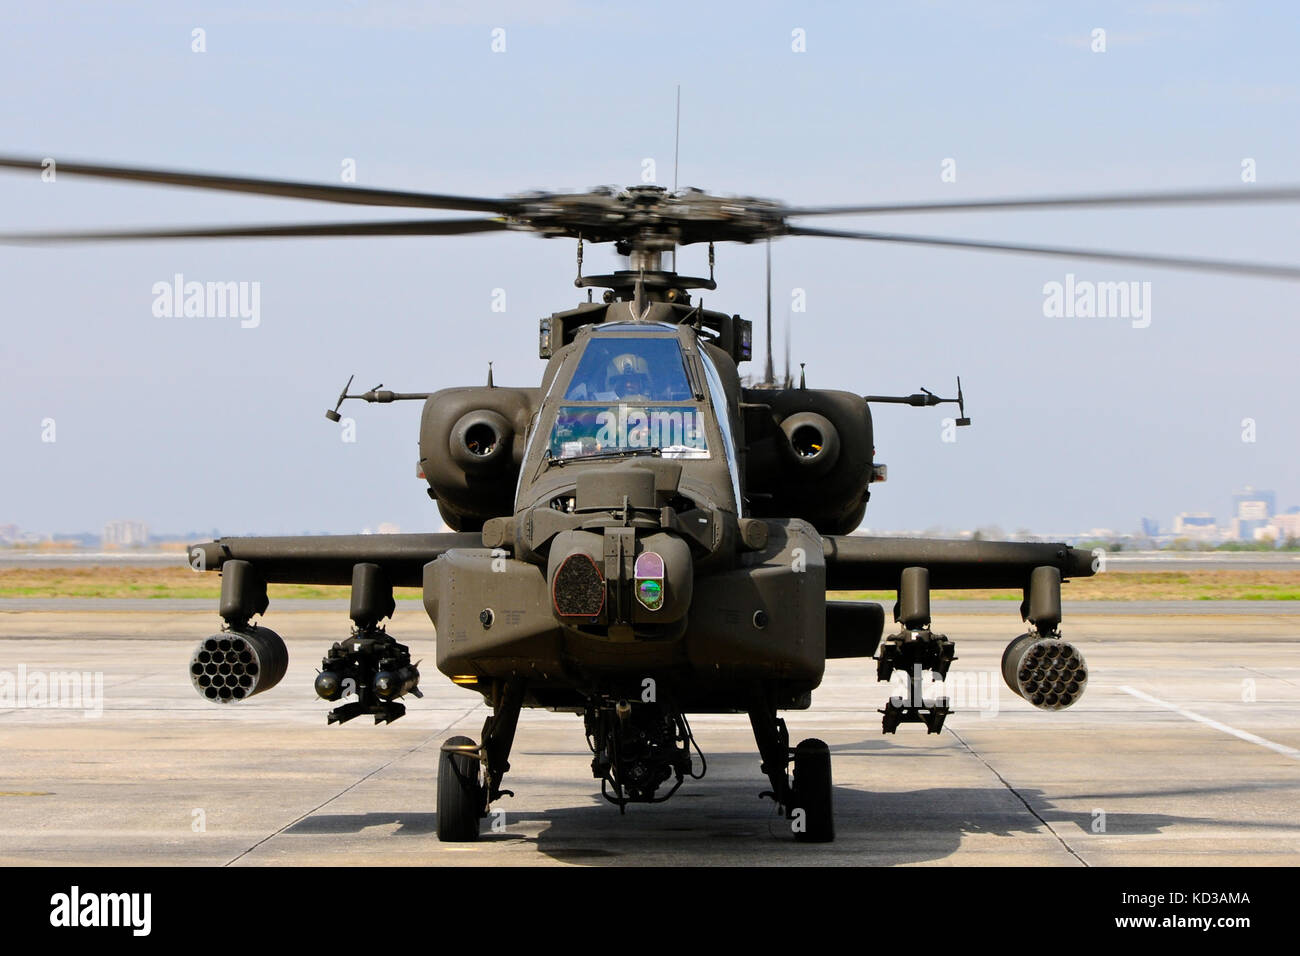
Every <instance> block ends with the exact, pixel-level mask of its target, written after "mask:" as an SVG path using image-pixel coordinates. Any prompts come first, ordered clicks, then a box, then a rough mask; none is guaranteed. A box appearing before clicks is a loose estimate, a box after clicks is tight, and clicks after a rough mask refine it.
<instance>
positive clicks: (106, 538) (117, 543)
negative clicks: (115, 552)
mask: <svg viewBox="0 0 1300 956" xmlns="http://www.w3.org/2000/svg"><path fill="white" fill-rule="evenodd" d="M148 540H149V526H148V525H147V524H145V523H144V522H143V521H110V522H109V523H108V524H106V525H104V533H103V535H101V536H100V541H101V542H102V543H103V545H104V547H106V548H110V547H111V548H138V547H140V546H141V545H142V544H145V543H146V542H147V541H148Z"/></svg>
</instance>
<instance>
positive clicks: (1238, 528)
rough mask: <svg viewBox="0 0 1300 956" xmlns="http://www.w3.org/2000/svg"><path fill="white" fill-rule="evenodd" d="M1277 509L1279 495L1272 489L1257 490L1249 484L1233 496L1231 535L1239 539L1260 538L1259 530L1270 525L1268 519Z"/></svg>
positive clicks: (1252, 539)
mask: <svg viewBox="0 0 1300 956" xmlns="http://www.w3.org/2000/svg"><path fill="white" fill-rule="evenodd" d="M1276 510H1277V497H1276V496H1275V495H1274V494H1273V492H1271V491H1256V490H1255V489H1254V488H1251V487H1250V486H1249V485H1247V486H1246V487H1245V488H1244V489H1243V490H1242V491H1240V492H1238V493H1237V494H1235V495H1233V496H1232V531H1231V536H1232V537H1234V538H1236V539H1237V540H1239V541H1254V540H1258V539H1259V537H1260V535H1259V532H1260V531H1263V530H1264V529H1265V528H1267V527H1268V519H1269V518H1271V517H1273V513H1274V512H1275V511H1276Z"/></svg>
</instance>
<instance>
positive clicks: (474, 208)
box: [0, 156, 516, 212]
mask: <svg viewBox="0 0 1300 956" xmlns="http://www.w3.org/2000/svg"><path fill="white" fill-rule="evenodd" d="M0 167H8V168H9V169H28V170H32V171H34V172H42V171H44V169H45V165H44V163H43V161H42V160H33V159H23V158H21V157H17V156H0ZM53 169H54V173H55V175H56V176H57V175H68V176H94V177H97V178H99V179H122V180H127V181H130V182H139V183H156V184H159V185H164V186H185V187H189V188H191V189H218V190H224V191H226V192H234V193H254V194H257V195H262V196H280V197H285V198H289V199H314V200H319V201H320V202H341V203H351V204H352V205H358V206H401V207H407V208H413V209H455V210H461V211H464V212H507V211H509V210H511V209H513V208H514V207H515V205H516V203H515V201H514V200H510V199H484V198H476V197H473V196H442V195H438V194H436V193H419V192H405V191H401V190H393V189H370V188H366V187H361V186H331V185H324V184H320V183H296V182H289V181H287V180H280V179H251V178H247V177H244V176H218V175H215V174H212V173H194V172H179V171H176V170H168V169H143V168H139V167H135V166H101V165H97V164H94V163H74V162H62V161H58V162H56V163H55V164H54V166H53Z"/></svg>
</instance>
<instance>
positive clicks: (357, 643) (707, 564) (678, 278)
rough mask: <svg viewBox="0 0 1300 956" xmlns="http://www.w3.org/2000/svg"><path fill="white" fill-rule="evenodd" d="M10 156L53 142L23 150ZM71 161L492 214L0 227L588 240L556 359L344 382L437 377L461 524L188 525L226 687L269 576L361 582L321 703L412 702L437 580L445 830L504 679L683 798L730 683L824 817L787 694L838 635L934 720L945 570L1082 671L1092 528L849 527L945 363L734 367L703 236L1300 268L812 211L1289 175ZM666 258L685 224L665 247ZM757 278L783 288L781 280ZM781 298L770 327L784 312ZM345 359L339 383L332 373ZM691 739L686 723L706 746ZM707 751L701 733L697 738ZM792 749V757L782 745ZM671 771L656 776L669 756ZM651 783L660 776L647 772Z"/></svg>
mask: <svg viewBox="0 0 1300 956" xmlns="http://www.w3.org/2000/svg"><path fill="white" fill-rule="evenodd" d="M0 166H7V167H12V168H16V169H28V170H40V169H41V168H42V166H41V163H40V162H39V161H31V160H24V159H12V158H0ZM58 171H59V173H61V174H65V175H85V176H95V177H100V178H107V179H116V180H130V181H136V182H143V183H161V184H168V185H175V186H188V187H196V188H203V189H217V190H227V191H231V192H238V193H258V194H262V195H268V196H279V197H296V198H300V199H311V200H321V201H328V202H341V203H352V204H360V205H375V206H396V207H411V208H429V209H444V210H460V211H471V212H476V213H486V214H488V216H487V217H480V218H470V219H446V218H444V219H430V220H415V221H410V220H408V221H400V222H331V223H323V224H315V225H288V226H279V225H269V226H268V225H261V226H221V227H213V228H200V229H191V228H186V229H154V230H143V231H125V232H124V231H111V232H105V231H100V232H62V233H44V234H24V235H7V236H4V237H0V238H3V239H4V240H6V241H10V242H43V241H82V240H138V239H210V238H239V237H247V238H272V237H299V236H454V235H468V234H474V233H483V232H496V231H501V230H510V229H514V230H523V231H528V232H534V233H538V234H540V235H542V236H548V237H558V236H564V237H569V238H572V239H576V240H577V243H578V246H577V249H578V278H577V280H576V284H577V285H578V286H579V287H585V288H587V289H588V290H591V289H593V288H602V289H604V290H605V291H604V293H603V295H602V297H601V299H600V301H593V299H592V295H591V292H590V291H589V292H588V297H587V301H586V302H583V303H580V304H579V305H578V306H577V307H576V308H573V309H569V310H566V311H562V312H557V313H555V314H553V315H551V316H550V317H548V318H543V319H542V320H541V325H540V339H539V355H540V357H541V358H542V359H543V360H545V362H546V369H545V371H544V373H543V375H542V381H541V385H540V386H539V387H536V388H507V387H501V386H497V385H495V384H494V383H493V382H492V381H491V376H490V374H489V380H488V383H487V385H485V386H478V387H457V388H448V389H443V390H441V391H437V392H432V393H424V392H420V393H398V392H393V391H388V390H384V389H382V388H376V389H373V390H371V391H368V392H365V393H363V394H360V395H349V394H347V388H346V387H345V388H344V394H342V395H340V397H339V404H336V405H335V409H334V410H333V411H330V412H328V413H327V415H328V417H329V418H331V419H333V420H335V421H338V419H339V415H338V411H337V409H338V407H339V405H340V404H341V403H342V402H343V401H344V400H345V399H360V400H362V401H366V402H377V403H389V402H395V401H406V400H414V401H421V402H423V403H424V411H423V415H422V418H421V422H420V439H419V442H420V468H421V474H422V475H423V477H424V478H425V480H427V482H428V486H429V487H428V493H429V496H430V497H431V498H433V499H434V500H435V501H436V502H437V505H438V510H439V511H440V512H441V514H442V517H443V518H444V520H445V521H446V523H447V524H448V525H449V526H450V527H451V528H453V529H455V531H454V532H452V533H446V534H392V535H337V536H322V537H250V538H221V539H218V540H217V541H213V542H209V543H206V544H200V545H196V546H195V547H193V548H192V549H191V551H190V559H191V564H192V565H193V566H195V567H197V568H200V569H206V570H216V571H220V572H221V578H222V584H221V603H220V608H219V611H220V615H221V617H222V619H223V620H224V622H225V624H224V627H223V629H222V631H221V632H220V633H219V634H215V635H213V636H212V637H209V638H207V639H205V640H204V641H202V642H201V643H200V645H199V646H198V648H197V650H196V651H195V653H194V656H193V658H192V660H191V662H190V673H191V675H192V678H193V682H194V686H195V688H196V689H197V690H198V692H199V693H200V694H201V695H203V696H204V697H206V698H208V699H209V700H212V701H214V702H218V703H233V702H236V701H239V700H243V699H246V698H248V697H251V696H253V695H255V694H260V693H262V692H263V691H266V690H270V689H271V688H272V687H274V686H275V685H276V684H277V683H278V682H279V681H280V679H281V678H282V677H283V676H284V673H285V670H286V667H287V664H288V655H287V651H286V648H285V645H284V642H283V641H282V640H281V639H280V637H279V636H278V635H277V634H276V633H275V632H274V631H272V630H271V629H270V628H268V627H266V626H264V625H261V624H254V623H252V619H253V618H254V617H257V616H260V615H262V614H264V613H265V612H266V610H267V607H268V601H267V593H266V586H267V584H268V583H270V582H283V583H315V584H350V585H351V588H352V591H351V594H352V598H351V613H350V616H351V619H352V624H353V627H352V633H351V636H349V637H348V638H347V639H346V640H343V641H340V642H338V643H336V644H335V645H334V646H333V647H332V648H330V649H329V651H328V652H327V654H326V656H325V658H324V660H323V662H322V665H321V670H320V673H319V675H318V676H317V678H316V685H315V686H316V691H317V693H318V694H319V695H320V696H321V697H322V698H324V699H325V700H327V701H331V702H335V701H340V700H342V699H343V698H345V697H350V696H353V695H355V700H352V701H351V702H348V703H342V704H340V705H339V706H338V707H337V708H336V709H335V710H334V711H333V712H332V713H331V714H330V715H329V720H330V722H335V721H346V720H350V719H352V718H354V717H357V716H359V715H362V714H366V715H373V716H374V718H375V721H376V723H378V722H381V721H392V720H394V719H395V718H397V717H400V716H401V715H402V714H403V713H404V712H405V708H404V705H403V704H402V703H400V702H399V698H402V697H403V696H405V695H407V694H411V695H414V696H417V697H418V696H420V693H419V689H418V685H419V680H420V675H419V673H418V671H417V669H416V666H415V664H413V663H412V661H411V657H410V652H409V649H408V648H407V647H405V646H404V645H402V644H399V643H398V642H397V641H396V640H395V639H394V638H393V637H392V636H391V635H389V634H388V633H387V631H386V630H385V627H384V624H383V622H384V621H385V620H386V619H387V618H389V617H391V615H392V614H393V611H394V599H393V588H394V587H395V586H397V587H423V591H424V605H425V608H426V610H427V611H428V614H429V616H430V617H431V618H432V620H433V623H434V625H435V627H436V631H437V666H438V669H439V670H440V671H441V672H442V673H443V674H444V675H446V677H447V678H449V679H450V680H452V681H453V682H455V683H456V684H458V685H460V686H462V687H465V688H466V689H467V690H469V691H472V692H474V693H478V694H481V695H483V698H484V700H485V701H486V702H487V703H488V705H489V706H491V708H492V714H491V716H489V717H488V718H487V720H486V722H485V724H484V727H483V732H482V739H481V741H480V742H478V743H475V742H474V741H472V740H470V739H468V738H465V737H453V738H451V739H450V740H448V741H447V742H446V743H445V744H444V745H443V748H442V755H441V758H440V763H439V774H438V787H437V789H438V797H437V820H438V835H439V838H440V839H443V840H453V841H466V840H474V839H476V838H477V836H478V833H479V822H480V820H481V819H482V818H483V817H484V816H485V815H486V814H487V811H488V808H489V806H490V805H491V804H492V803H493V802H494V801H496V800H498V799H500V798H501V797H502V796H503V795H504V794H508V793H509V791H505V790H503V789H502V787H501V785H502V782H503V779H504V777H505V774H506V771H507V770H508V769H509V767H510V764H509V757H510V750H511V745H512V743H513V740H514V737H515V730H516V726H517V722H518V718H519V714H520V711H521V708H523V707H543V708H549V709H552V710H558V711H571V712H573V713H575V714H580V715H582V717H583V720H584V723H585V728H586V734H587V739H588V742H589V744H590V746H591V750H592V753H593V758H592V772H593V774H594V776H595V777H596V778H597V779H599V780H600V781H601V792H602V793H603V794H604V795H605V797H606V798H607V799H608V800H610V801H611V802H612V803H614V804H616V805H618V806H619V807H620V808H624V809H625V808H626V806H627V804H629V803H637V802H659V801H663V800H666V799H668V797H669V796H671V795H672V794H673V793H674V792H675V791H676V790H677V789H678V787H679V786H681V784H682V782H683V780H684V778H685V777H687V776H692V777H698V776H702V770H703V764H702V761H701V763H700V771H701V772H699V773H697V772H696V761H695V760H693V758H692V748H693V747H694V746H695V745H694V739H693V736H692V733H691V728H690V724H689V722H688V720H687V715H688V714H691V713H697V714H698V713H743V714H747V715H748V716H749V719H750V723H751V724H752V726H753V731H754V737H755V740H756V741H757V745H758V751H759V754H760V757H761V760H762V771H763V773H765V774H766V775H767V778H768V780H769V781H770V783H771V790H770V791H769V793H768V795H770V796H771V797H772V798H773V799H774V800H775V801H776V803H777V804H778V805H779V806H780V808H782V810H783V811H784V812H785V814H786V815H787V816H788V817H790V818H791V819H792V820H794V821H796V823H798V824H799V825H798V826H795V827H793V828H794V829H795V830H796V836H797V838H798V839H801V840H807V841H826V840H830V839H832V837H833V834H834V826H833V819H832V808H831V802H832V801H831V795H832V788H831V762H830V753H829V750H828V748H827V746H826V744H825V743H823V742H821V741H819V740H805V741H803V742H801V743H800V744H798V745H797V746H795V747H791V746H790V739H789V735H788V731H787V728H786V724H785V721H784V720H783V719H782V718H781V717H780V716H779V714H780V712H782V711H789V710H801V709H805V708H807V707H809V706H810V704H811V700H812V692H813V691H814V690H815V689H816V688H817V686H818V685H819V684H820V682H821V680H822V676H823V673H824V671H825V668H826V662H827V661H828V660H837V659H842V658H867V657H875V658H876V659H877V661H878V668H877V674H878V677H879V679H880V680H887V679H889V678H890V676H891V675H892V674H893V673H894V672H895V671H899V672H901V674H902V675H903V677H904V678H905V682H906V683H907V685H909V687H910V691H911V692H910V693H909V694H907V695H906V696H897V697H892V698H890V699H889V700H888V701H887V702H886V704H885V706H884V708H883V710H882V713H883V715H884V716H883V729H884V731H885V732H886V733H892V732H894V731H895V729H896V728H897V727H898V725H899V724H901V723H906V722H920V723H923V724H924V725H925V726H926V728H927V729H928V731H929V732H930V733H938V732H939V731H940V729H941V728H942V726H943V723H944V718H945V717H946V715H947V714H948V713H949V709H948V702H947V700H946V699H944V698H938V699H931V700H928V701H927V700H926V699H925V698H924V697H923V696H922V694H921V685H922V681H923V677H924V674H925V673H926V672H930V673H932V674H933V675H935V676H936V677H937V678H939V679H942V678H943V677H944V676H945V675H946V674H947V671H948V668H949V665H950V664H951V662H952V661H953V660H954V646H953V643H952V641H950V640H949V639H948V638H947V637H946V636H944V635H943V634H941V633H939V632H937V631H935V630H934V629H933V628H932V626H931V617H930V590H931V588H1008V589H1016V590H1020V591H1022V592H1023V595H1024V600H1023V602H1022V604H1021V605H1020V613H1021V617H1022V619H1023V620H1024V621H1026V622H1027V630H1026V632H1025V633H1024V634H1023V635H1021V636H1020V637H1017V638H1015V639H1014V640H1012V641H1011V642H1010V643H1009V644H1008V645H1007V648H1006V651H1005V652H1004V654H1003V657H1002V672H1003V676H1004V678H1005V679H1006V682H1007V684H1008V686H1010V688H1011V689H1012V690H1013V691H1014V692H1015V693H1016V694H1018V695H1019V696H1021V697H1022V698H1024V699H1025V700H1027V701H1029V702H1030V703H1031V704H1033V705H1034V706H1036V707H1039V708H1043V709H1046V710H1056V709H1060V708H1063V707H1068V706H1070V705H1071V704H1072V703H1074V702H1075V701H1077V700H1078V699H1079V697H1080V696H1081V695H1082V694H1083V692H1084V689H1085V687H1086V685H1087V681H1088V671H1087V667H1086V666H1085V664H1084V660H1083V656H1082V654H1081V653H1080V652H1079V650H1078V649H1077V648H1076V647H1074V646H1073V645H1072V644H1070V643H1069V642H1068V641H1066V640H1064V639H1063V638H1062V636H1061V582H1062V581H1064V580H1066V579H1068V578H1070V577H1081V576H1088V575H1091V574H1092V573H1093V570H1094V568H1093V556H1092V554H1091V553H1089V552H1086V551H1082V550H1079V549H1074V548H1070V547H1067V546H1066V545H1064V544H1044V543H1034V542H989V541H946V540H927V539H898V538H873V537H864V536H857V535H851V534H850V532H852V531H853V530H854V529H855V528H856V527H857V526H858V524H859V523H860V522H861V520H862V517H863V514H864V510H865V508H866V505H867V499H868V498H869V497H870V491H871V486H872V484H873V483H874V482H875V481H877V480H880V479H883V478H884V477H885V468H884V466H883V465H880V464H877V462H876V460H875V448H874V447H873V438H872V418H871V410H870V405H871V404H872V403H873V402H894V403H905V404H909V405H916V406H932V405H936V404H939V403H941V402H955V403H957V404H958V406H959V408H960V412H959V414H961V416H962V417H961V418H960V419H958V423H959V424H968V423H969V420H968V419H966V418H965V410H964V403H963V396H962V394H961V391H960V382H959V383H958V397H957V398H956V399H941V398H939V397H938V396H936V395H934V394H932V393H930V392H926V391H923V392H919V393H917V394H914V395H908V396H871V395H868V396H863V395H859V394H856V393H853V392H848V391H835V390H825V389H812V388H806V387H805V386H804V383H803V382H802V381H800V383H799V384H798V385H797V386H795V385H793V383H791V382H789V381H788V380H787V381H786V382H785V383H784V385H783V386H779V385H777V384H776V383H774V382H773V381H772V372H771V356H770V352H769V356H768V361H767V376H766V381H765V382H763V383H761V384H758V385H755V386H753V387H746V386H745V385H744V384H743V383H742V380H741V378H740V375H739V373H738V366H739V364H740V363H741V362H744V361H747V360H749V359H750V358H751V324H750V322H748V321H746V320H744V319H742V318H740V317H739V316H736V315H731V314H728V313H725V312H719V311H713V310H710V309H706V308H705V307H704V304H703V302H702V301H698V300H696V299H693V298H692V296H691V294H690V293H691V291H692V290H712V289H714V288H716V284H715V282H714V278H713V263H714V254H713V245H714V243H717V242H742V243H752V242H756V241H761V240H770V239H773V238H777V237H781V236H823V237H835V238H845V239H859V240H870V241H879V242H902V243H914V244H921V245H937V246H949V247H953V246H955V247H961V248H974V249H984V250H993V251H1003V252H1016V253H1029V254H1040V255H1054V256H1065V257H1070V258H1081V259H1098V260H1102V261H1109V262H1125V263H1140V264H1144V265H1154V266H1171V267H1181V268H1192V269H1201V270H1210V271H1218V272H1226V273H1236V274H1248V275H1266V276H1274V277H1285V278H1297V277H1300V269H1297V268H1294V267H1289V266H1269V265H1255V264H1248V263H1233V262H1219V261H1206V260H1196V259H1185V258H1173V257H1163V256H1152V255H1142V254H1122V253H1110V252H1102V251H1097V250H1084V249H1063V248H1055V247H1044V246H1028V245H1013V244H1007V243H990V242H982V241H966V240H958V239H947V238H937V237H926V236H913V235H896V234H889V233H877V232H848V231H839V230H829V229H821V228H815V227H810V226H803V225H797V224H795V223H793V222H792V221H791V220H795V219H806V218H811V217H819V216H828V215H869V214H875V213H893V212H924V211H948V210H998V209H1026V208H1049V207H1066V208H1068V207H1083V206H1116V207H1119V206H1138V205H1172V204H1186V203H1232V202H1259V201H1279V200H1295V199H1300V189H1295V188H1285V189H1259V190H1254V189H1243V190H1241V191H1236V190H1233V191H1222V190H1220V191H1201V192H1183V193H1154V194H1153V193H1146V194H1131V195H1114V196H1091V197H1058V198H1049V199H1010V200H974V201H965V202H942V203H906V204H882V205H864V206H835V207H818V208H791V207H787V206H784V205H781V204H779V203H775V202H769V201H763V200H757V199H736V198H721V197H718V196H714V195H709V194H706V193H703V192H699V191H695V190H686V191H683V192H668V191H666V190H664V189H661V188H657V187H653V186H636V187H631V188H629V189H626V190H623V191H615V190H612V189H607V190H594V191H591V192H587V193H577V194H547V193H539V194H532V195H525V196H521V197H517V198H504V199H493V198H471V197H462V196H446V195H433V194H428V193H420V192H398V191H391V190H384V189H368V188H360V187H353V186H332V185H313V184H306V183H293V182H282V181H273V180H260V179H245V178H236V177H228V176H214V175H203V174H193V173H181V172H168V171H162V170H148V169H133V168H121V167H107V166H98V165H89V164H77V163H60V164H59V166H58ZM606 242H609V243H614V244H615V247H616V249H617V251H618V252H620V253H621V254H623V255H625V256H627V257H629V260H630V261H629V266H630V267H629V268H627V269H625V270H623V271H618V272H615V273H613V274H611V275H583V274H582V249H583V244H584V243H606ZM692 243H707V244H708V247H709V277H708V278H695V277H689V276H683V275H678V274H677V273H676V271H675V268H674V269H665V268H664V258H663V257H664V255H665V253H667V252H669V251H671V250H674V249H675V247H676V246H678V245H687V244H692ZM674 266H675V253H674ZM769 302H770V298H769ZM770 326H771V318H770V305H769V315H768V342H769V343H770V341H771V327H770ZM349 384H350V383H349ZM832 589H890V590H894V589H896V590H897V594H898V600H897V603H896V604H895V605H894V608H893V615H892V616H893V619H894V621H896V622H897V625H898V630H897V632H896V633H894V634H892V635H890V636H888V637H886V636H885V634H884V631H885V613H884V609H883V607H882V606H881V605H878V604H873V603H857V602H842V601H828V600H827V597H826V594H827V591H828V590H832ZM696 749H698V748H696ZM701 757H702V755H701ZM791 764H793V775H792V776H791V774H790V772H789V771H790V767H791ZM670 781H671V784H670ZM665 787H666V788H667V789H666V792H661V790H662V789H663V788H665Z"/></svg>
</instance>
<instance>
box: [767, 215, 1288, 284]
mask: <svg viewBox="0 0 1300 956" xmlns="http://www.w3.org/2000/svg"><path fill="white" fill-rule="evenodd" d="M785 234H786V235H788V236H822V237H825V238H828V239H866V240H868V241H871V242H903V243H911V244H914V245H920V246H948V247H951V248H956V249H979V250H983V251H986V252H1019V253H1025V254H1027V255H1033V256H1058V257H1061V258H1065V259H1096V260H1098V261H1100V262H1122V263H1125V264H1128V265H1144V266H1160V267H1165V268H1169V269H1191V270H1195V271H1199V272H1224V273H1228V274H1229V275H1251V276H1268V277H1270V278H1275V279H1300V266H1284V265H1271V264H1263V265H1257V264H1255V263H1251V262H1225V261H1223V260H1221V259H1192V258H1186V257H1183V256H1157V255H1147V254H1146V253H1141V252H1104V251H1102V250H1099V249H1068V248H1064V247H1060V246H1030V245H1018V244H1014V243H1007V242H985V241H983V240H978V239H945V238H942V237H938V236H905V235H898V234H896V233H888V232H844V231H842V230H839V229H805V228H802V227H800V226H790V227H788V228H787V229H786V232H785Z"/></svg>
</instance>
